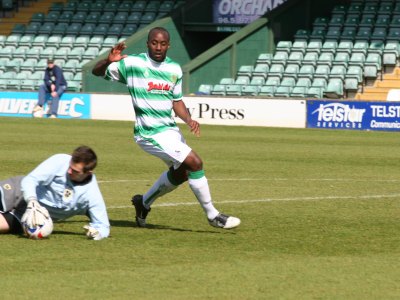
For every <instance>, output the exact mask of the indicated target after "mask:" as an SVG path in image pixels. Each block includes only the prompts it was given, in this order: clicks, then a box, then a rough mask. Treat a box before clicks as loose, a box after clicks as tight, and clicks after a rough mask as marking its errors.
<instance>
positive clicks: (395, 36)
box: [386, 27, 400, 42]
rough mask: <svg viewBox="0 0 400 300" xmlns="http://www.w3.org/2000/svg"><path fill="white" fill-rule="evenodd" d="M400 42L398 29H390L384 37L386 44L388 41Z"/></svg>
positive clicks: (399, 29)
mask: <svg viewBox="0 0 400 300" xmlns="http://www.w3.org/2000/svg"><path fill="white" fill-rule="evenodd" d="M399 40H400V27H398V28H390V29H389V31H388V34H387V36H386V42H388V41H399Z"/></svg>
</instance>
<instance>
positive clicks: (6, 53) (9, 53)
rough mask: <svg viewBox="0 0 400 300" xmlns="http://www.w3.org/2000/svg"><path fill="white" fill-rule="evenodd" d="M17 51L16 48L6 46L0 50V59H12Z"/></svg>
mask: <svg viewBox="0 0 400 300" xmlns="http://www.w3.org/2000/svg"><path fill="white" fill-rule="evenodd" d="M15 49H16V48H15V47H14V46H5V47H4V48H2V49H0V58H7V59H12V57H13V53H14V51H15Z"/></svg>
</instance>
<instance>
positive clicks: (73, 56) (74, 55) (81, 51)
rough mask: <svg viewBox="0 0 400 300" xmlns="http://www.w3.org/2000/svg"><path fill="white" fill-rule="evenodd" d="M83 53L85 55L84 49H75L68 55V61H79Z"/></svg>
mask: <svg viewBox="0 0 400 300" xmlns="http://www.w3.org/2000/svg"><path fill="white" fill-rule="evenodd" d="M84 53H85V48H83V47H75V48H73V49H72V50H71V52H70V53H69V54H68V59H76V60H79V61H81V60H82V57H83V54H84Z"/></svg>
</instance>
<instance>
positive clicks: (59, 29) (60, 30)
mask: <svg viewBox="0 0 400 300" xmlns="http://www.w3.org/2000/svg"><path fill="white" fill-rule="evenodd" d="M67 29H68V24H67V23H58V24H56V25H55V26H54V28H53V30H52V32H51V34H53V35H56V34H58V35H61V36H63V35H64V34H65V33H66V32H67Z"/></svg>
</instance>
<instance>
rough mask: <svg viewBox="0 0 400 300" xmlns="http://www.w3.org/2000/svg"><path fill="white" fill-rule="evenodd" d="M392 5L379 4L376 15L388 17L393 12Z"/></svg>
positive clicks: (387, 3) (388, 3) (390, 3)
mask: <svg viewBox="0 0 400 300" xmlns="http://www.w3.org/2000/svg"><path fill="white" fill-rule="evenodd" d="M393 7H394V5H393V3H392V2H381V3H380V5H379V7H378V11H377V14H378V15H380V14H386V15H390V14H391V13H392V10H393Z"/></svg>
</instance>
